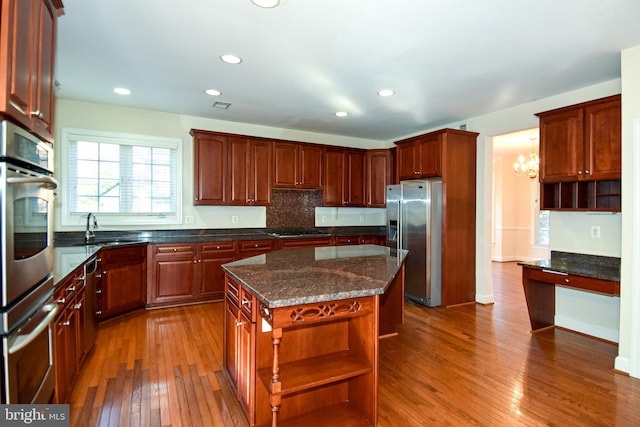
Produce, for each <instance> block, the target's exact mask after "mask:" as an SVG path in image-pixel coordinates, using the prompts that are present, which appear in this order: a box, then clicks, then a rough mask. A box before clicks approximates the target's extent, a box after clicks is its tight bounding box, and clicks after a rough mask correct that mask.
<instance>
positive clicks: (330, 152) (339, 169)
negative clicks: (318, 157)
mask: <svg viewBox="0 0 640 427" xmlns="http://www.w3.org/2000/svg"><path fill="white" fill-rule="evenodd" d="M345 169H346V168H345V155H344V150H341V149H334V148H327V149H326V150H325V153H324V184H323V205H324V206H344V205H345V202H346V197H345V194H344V188H345Z"/></svg>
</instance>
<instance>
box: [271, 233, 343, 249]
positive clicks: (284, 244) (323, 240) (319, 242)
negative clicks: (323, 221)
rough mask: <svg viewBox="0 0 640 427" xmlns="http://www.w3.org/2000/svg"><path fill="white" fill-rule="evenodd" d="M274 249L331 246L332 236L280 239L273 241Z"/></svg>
mask: <svg viewBox="0 0 640 427" xmlns="http://www.w3.org/2000/svg"><path fill="white" fill-rule="evenodd" d="M274 245H275V249H284V248H309V247H320V246H332V245H333V237H331V236H327V237H309V238H305V239H280V240H277V241H276V242H275V243H274Z"/></svg>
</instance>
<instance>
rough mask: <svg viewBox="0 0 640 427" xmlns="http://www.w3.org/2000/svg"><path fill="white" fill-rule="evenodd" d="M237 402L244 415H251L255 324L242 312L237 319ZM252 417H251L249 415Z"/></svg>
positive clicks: (253, 391) (253, 389)
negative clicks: (242, 408)
mask: <svg viewBox="0 0 640 427" xmlns="http://www.w3.org/2000/svg"><path fill="white" fill-rule="evenodd" d="M237 333H238V400H239V401H240V404H241V405H242V406H243V407H244V410H245V413H246V414H253V401H254V399H253V396H254V393H255V387H252V380H253V375H254V372H255V367H254V357H255V352H254V348H255V346H254V345H253V343H254V341H255V334H256V324H255V323H252V322H251V321H250V320H249V319H247V318H246V317H245V316H244V315H243V314H242V312H240V315H239V317H238V327H237ZM250 416H253V415H250Z"/></svg>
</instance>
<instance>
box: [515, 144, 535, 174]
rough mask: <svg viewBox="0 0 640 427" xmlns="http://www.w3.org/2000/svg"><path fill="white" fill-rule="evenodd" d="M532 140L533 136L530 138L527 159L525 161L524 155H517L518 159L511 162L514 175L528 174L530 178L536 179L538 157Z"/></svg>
mask: <svg viewBox="0 0 640 427" xmlns="http://www.w3.org/2000/svg"><path fill="white" fill-rule="evenodd" d="M534 141H535V138H531V152H530V153H529V160H527V161H525V157H524V156H519V157H518V161H517V162H515V163H514V164H513V171H514V172H515V173H516V176H528V177H529V178H531V179H536V178H537V177H538V170H539V169H540V159H539V158H538V154H536V152H535V150H534Z"/></svg>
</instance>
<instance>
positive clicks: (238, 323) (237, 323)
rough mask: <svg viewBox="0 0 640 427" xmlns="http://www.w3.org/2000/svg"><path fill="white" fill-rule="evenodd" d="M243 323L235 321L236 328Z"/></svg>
mask: <svg viewBox="0 0 640 427" xmlns="http://www.w3.org/2000/svg"><path fill="white" fill-rule="evenodd" d="M243 323H244V322H240V321H236V326H242V324H243Z"/></svg>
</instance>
